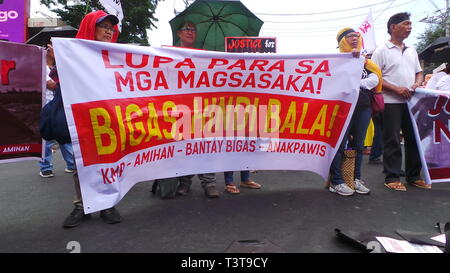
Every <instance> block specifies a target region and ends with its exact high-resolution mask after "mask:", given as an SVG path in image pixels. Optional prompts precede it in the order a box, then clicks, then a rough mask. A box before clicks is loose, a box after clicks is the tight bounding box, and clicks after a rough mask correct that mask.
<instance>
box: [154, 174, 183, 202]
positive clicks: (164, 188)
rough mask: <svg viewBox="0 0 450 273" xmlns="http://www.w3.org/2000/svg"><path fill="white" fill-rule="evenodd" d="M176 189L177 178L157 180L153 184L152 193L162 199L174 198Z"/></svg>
mask: <svg viewBox="0 0 450 273" xmlns="http://www.w3.org/2000/svg"><path fill="white" fill-rule="evenodd" d="M177 188H178V177H172V178H164V179H157V180H155V182H153V185H152V193H153V194H157V195H159V197H161V198H162V199H172V198H175V195H176V194H177Z"/></svg>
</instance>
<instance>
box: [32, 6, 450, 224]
mask: <svg viewBox="0 0 450 273" xmlns="http://www.w3.org/2000/svg"><path fill="white" fill-rule="evenodd" d="M118 22H119V20H118V18H117V17H116V16H114V15H108V14H106V13H105V12H103V11H95V12H91V13H89V14H87V15H86V16H85V17H84V19H83V20H82V22H81V25H80V28H79V31H78V34H77V36H76V38H79V39H87V40H96V41H102V42H116V40H117V37H118V35H119V32H118V28H117V24H118ZM411 31H412V25H411V20H410V14H409V13H406V12H404V13H398V14H395V15H393V16H392V17H391V18H390V19H389V21H388V22H387V32H388V33H389V35H390V39H389V40H388V41H386V42H385V43H384V44H382V45H381V46H379V47H378V48H377V49H376V50H375V51H374V52H373V54H371V56H370V55H367V56H361V44H362V40H361V36H360V34H359V33H358V32H357V31H355V30H354V29H352V28H343V29H342V30H340V31H339V32H338V34H337V37H336V38H337V43H338V48H339V51H340V52H351V53H352V54H353V57H355V58H365V65H364V69H363V73H362V75H361V83H360V90H359V96H358V101H357V103H356V107H355V110H354V112H353V115H352V117H351V121H350V124H349V125H348V129H347V130H346V132H345V134H344V137H343V140H342V142H341V145H340V146H339V148H338V150H337V152H336V155H335V157H334V159H333V161H332V164H331V166H330V176H329V179H330V181H329V182H330V183H329V186H328V189H329V191H330V192H333V193H337V194H339V195H342V196H350V195H353V194H354V193H355V192H356V193H358V194H369V193H370V189H369V188H368V186H367V184H366V183H365V182H364V181H363V177H364V175H363V174H362V167H361V166H362V164H363V151H364V140H365V138H366V132H367V128H368V125H369V122H370V120H371V119H372V121H373V124H374V127H375V134H374V137H373V144H372V149H371V154H370V156H369V163H371V164H382V166H383V171H384V173H385V181H384V185H385V186H386V187H387V188H389V189H390V190H395V191H406V190H407V189H406V186H405V183H403V182H402V181H401V176H402V172H403V171H402V169H401V166H402V160H403V158H405V167H406V168H405V172H404V176H405V181H406V184H407V185H412V186H416V187H419V188H422V189H431V185H428V184H426V183H425V181H424V180H423V179H422V177H421V169H422V166H421V161H420V158H419V153H418V149H417V143H416V140H415V137H414V132H413V127H412V121H411V119H410V116H409V113H408V108H407V105H406V103H407V101H408V99H409V98H411V97H412V96H414V90H415V89H416V88H417V87H421V86H422V87H423V86H426V88H433V89H441V90H450V88H449V84H450V76H449V73H450V67H449V65H448V64H447V65H446V66H444V67H443V68H441V69H439V70H438V71H436V73H435V74H433V76H432V77H431V78H430V79H429V80H428V81H427V83H426V85H424V83H423V82H424V77H423V72H422V68H421V66H420V63H419V59H418V55H417V52H416V50H415V49H414V48H413V47H411V46H408V45H406V44H405V43H404V40H405V39H406V38H408V36H409V35H410V33H411ZM177 35H178V37H179V38H180V46H181V47H186V48H195V41H196V37H197V30H196V26H195V24H193V23H192V22H184V23H183V24H182V25H181V26H180V27H179V29H178V31H177ZM52 54H53V49H52V47H51V45H49V54H48V65H49V68H51V71H50V73H49V75H51V76H52V77H51V79H48V84H47V87H48V89H49V90H51V91H49V92H51V93H53V92H54V94H55V97H60V96H61V89H60V86H59V81H58V76H57V68H56V66H55V63H54V57H53V55H52ZM438 77H439V78H438ZM381 92H382V93H383V97H384V103H385V108H384V112H382V113H373V112H372V109H371V96H372V93H381ZM61 103H62V101H61ZM400 134H402V137H403V138H404V153H405V156H404V157H403V154H402V144H401V135H400ZM52 145H53V142H48V144H47V145H46V153H45V160H43V161H42V162H41V163H40V166H41V171H40V175H41V176H42V177H45V178H49V177H52V176H53V172H52V165H51V154H52V152H51V150H52ZM59 147H60V149H61V152H62V154H63V157H64V159H65V161H66V163H67V168H66V169H65V171H66V172H73V180H74V185H75V193H76V198H75V201H74V202H73V203H74V209H73V211H72V212H71V213H70V215H69V216H68V217H67V218H66V220H65V221H64V223H63V227H65V228H70V227H75V226H78V225H79V224H80V223H82V222H83V221H84V220H85V219H88V218H89V217H90V215H86V214H84V210H83V200H82V196H81V191H80V183H79V179H78V174H77V170H76V166H75V164H74V156H73V151H72V147H71V143H59ZM348 148H351V149H353V150H355V151H356V156H355V168H354V173H353V187H350V186H349V185H347V184H346V183H345V182H344V179H343V174H342V160H343V156H344V151H345V150H346V149H348ZM193 177H194V175H186V176H181V177H172V178H164V179H159V180H157V181H158V182H159V183H168V182H175V183H177V184H178V187H177V189H176V195H179V196H185V195H187V194H188V193H189V191H190V188H191V184H192V179H193ZM198 178H199V180H200V181H201V186H202V188H203V189H204V193H205V195H206V197H208V198H217V197H219V196H220V193H219V190H218V189H217V185H216V174H215V173H205V174H198ZM233 178H234V173H233V172H225V173H224V180H225V187H224V190H225V192H227V193H229V194H239V193H240V188H248V189H260V188H261V184H259V183H257V182H255V181H253V180H251V179H250V171H248V170H243V171H241V172H240V183H239V187H238V186H237V185H236V184H235V183H234V179H233ZM100 216H101V217H102V218H103V219H104V220H105V222H106V223H110V224H115V223H119V222H120V221H121V216H120V214H119V212H118V211H117V209H115V208H114V207H112V208H109V209H106V210H103V211H101V212H100Z"/></svg>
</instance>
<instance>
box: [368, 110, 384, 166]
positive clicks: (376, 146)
mask: <svg viewBox="0 0 450 273" xmlns="http://www.w3.org/2000/svg"><path fill="white" fill-rule="evenodd" d="M372 121H373V127H375V134H374V136H373V143H372V149H370V156H369V160H376V159H377V158H380V157H381V156H382V155H383V115H382V114H378V115H376V116H375V117H372Z"/></svg>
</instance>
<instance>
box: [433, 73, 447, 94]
mask: <svg viewBox="0 0 450 273" xmlns="http://www.w3.org/2000/svg"><path fill="white" fill-rule="evenodd" d="M436 90H444V91H450V75H449V74H446V75H445V76H443V77H442V78H441V79H440V80H439V81H438V83H437V84H436Z"/></svg>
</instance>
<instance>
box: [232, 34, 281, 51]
mask: <svg viewBox="0 0 450 273" xmlns="http://www.w3.org/2000/svg"><path fill="white" fill-rule="evenodd" d="M225 50H226V52H253V53H256V52H257V53H276V52H277V40H276V38H265V37H225Z"/></svg>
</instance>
